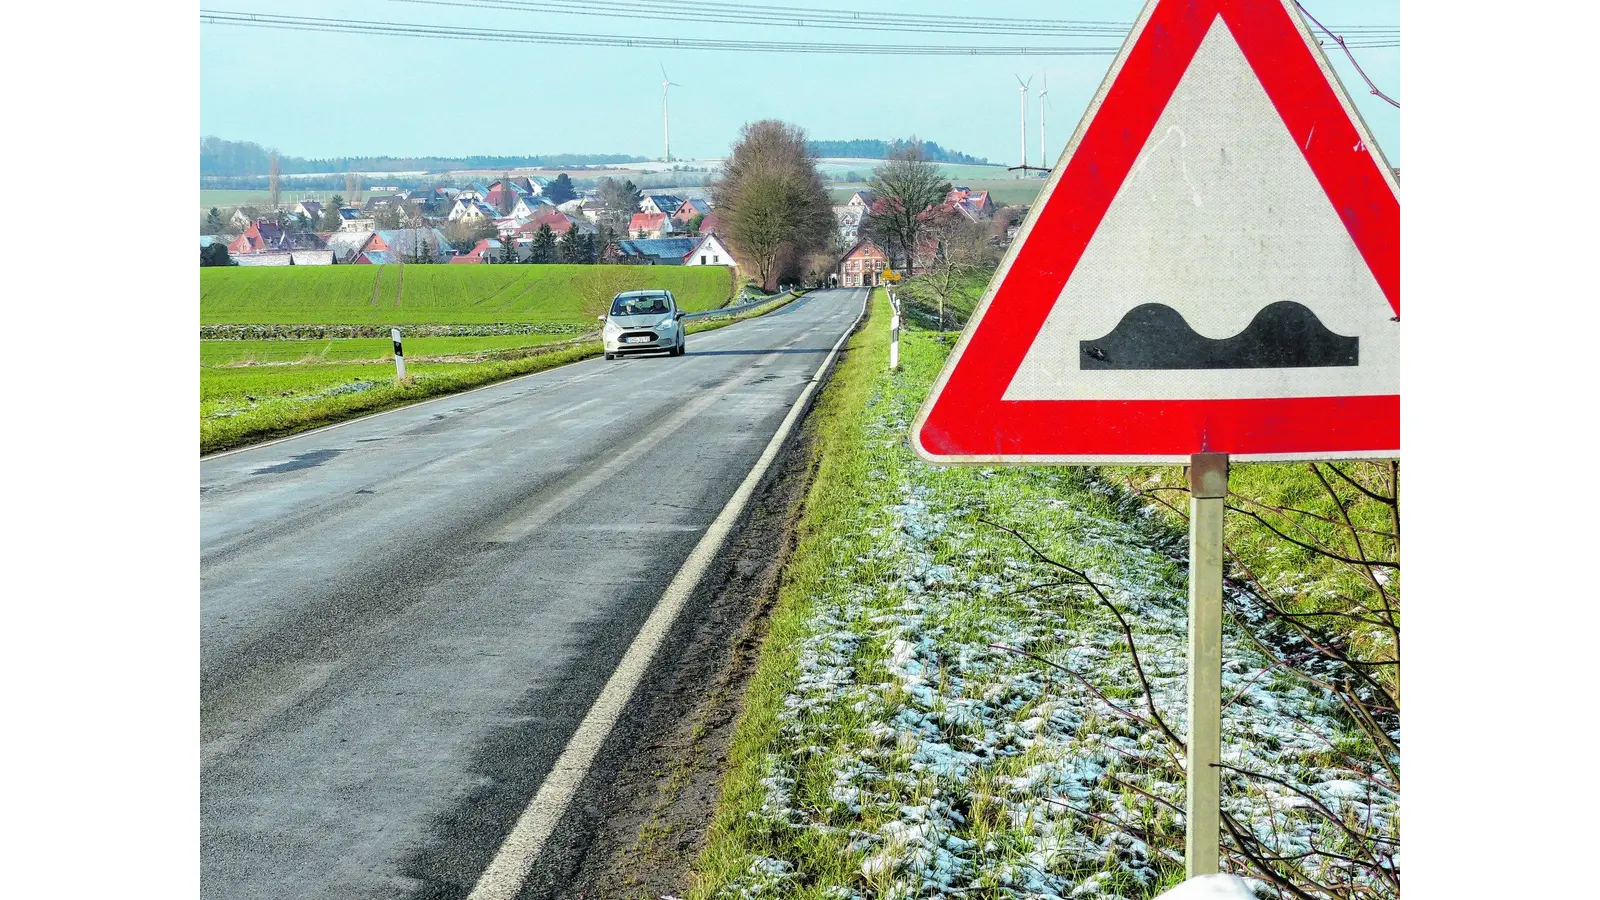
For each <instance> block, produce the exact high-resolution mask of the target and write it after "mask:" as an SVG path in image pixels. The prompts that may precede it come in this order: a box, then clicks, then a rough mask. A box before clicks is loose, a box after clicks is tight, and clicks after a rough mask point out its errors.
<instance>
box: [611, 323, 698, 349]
mask: <svg viewBox="0 0 1600 900" xmlns="http://www.w3.org/2000/svg"><path fill="white" fill-rule="evenodd" d="M681 333H682V332H681V331H680V329H677V328H674V329H672V331H671V332H665V333H663V332H644V333H632V332H623V333H622V334H620V335H618V336H616V337H614V338H606V339H605V346H606V352H607V353H660V352H662V351H664V350H671V349H673V348H674V347H676V346H678V341H679V339H680V338H679V335H680V334H681ZM642 335H648V336H649V337H650V338H651V339H650V340H648V341H639V342H632V343H630V342H629V341H628V338H629V337H634V336H642Z"/></svg>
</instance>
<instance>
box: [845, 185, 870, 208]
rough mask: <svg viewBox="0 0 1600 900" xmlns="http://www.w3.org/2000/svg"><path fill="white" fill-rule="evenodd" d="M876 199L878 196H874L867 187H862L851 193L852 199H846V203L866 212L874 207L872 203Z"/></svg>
mask: <svg viewBox="0 0 1600 900" xmlns="http://www.w3.org/2000/svg"><path fill="white" fill-rule="evenodd" d="M875 200H876V198H875V197H873V195H872V192H871V191H869V190H867V189H866V188H861V189H860V190H858V191H855V192H854V193H852V194H851V195H850V199H849V200H846V201H845V204H844V205H845V206H850V207H854V208H856V209H859V210H861V211H863V212H865V211H867V210H869V209H872V204H873V203H874V202H875Z"/></svg>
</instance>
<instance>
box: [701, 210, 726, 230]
mask: <svg viewBox="0 0 1600 900" xmlns="http://www.w3.org/2000/svg"><path fill="white" fill-rule="evenodd" d="M721 231H722V216H721V215H720V214H719V213H718V212H717V211H716V210H715V209H713V210H711V212H708V213H706V217H705V218H704V219H701V220H700V233H701V234H720V233H721Z"/></svg>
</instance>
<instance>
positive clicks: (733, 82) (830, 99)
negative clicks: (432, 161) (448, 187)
mask: <svg viewBox="0 0 1600 900" xmlns="http://www.w3.org/2000/svg"><path fill="white" fill-rule="evenodd" d="M761 2H763V3H765V4H767V5H775V0H761ZM203 5H204V6H205V7H206V8H208V9H215V10H228V11H237V12H261V13H274V14H279V15H303V16H315V17H319V18H334V17H343V18H348V19H359V20H369V21H388V22H426V23H434V24H447V25H474V26H488V27H497V28H506V29H515V30H525V31H549V32H569V33H594V34H617V35H659V36H673V37H691V38H727V39H748V40H787V41H804V42H825V41H839V42H854V43H889V42H900V43H913V44H931V43H939V42H948V41H968V40H970V41H972V42H988V43H994V44H1013V45H1015V44H1027V45H1041V44H1072V45H1099V44H1108V45H1111V46H1115V45H1117V44H1119V43H1120V40H1110V41H1104V40H1099V39H1094V38H1056V37H1050V38H1045V37H1021V36H1004V35H1001V36H992V37H984V38H972V39H968V38H964V37H960V36H955V35H939V34H905V33H894V32H851V31H844V30H839V29H831V28H828V29H824V28H809V27H808V28H793V27H788V28H784V27H770V26H751V25H726V24H713V23H710V22H706V21H703V20H701V21H686V22H684V23H681V24H680V23H677V22H664V21H650V20H642V19H640V20H629V19H627V18H624V17H614V18H598V17H592V16H575V15H558V14H553V13H527V12H513V11H498V10H480V9H469V8H462V7H459V6H457V7H452V6H436V5H418V4H415V3H407V2H395V0H270V2H269V0H205V2H204V4H203ZM803 5H804V6H807V7H814V8H828V9H841V8H851V9H872V10H880V11H893V12H903V13H910V12H913V11H922V12H927V13H944V14H952V15H993V16H1003V17H1031V18H1050V19H1076V20H1109V21H1120V22H1128V21H1131V20H1132V19H1133V18H1134V16H1135V15H1136V14H1137V12H1138V10H1139V9H1140V7H1141V6H1142V5H1143V4H1142V2H1140V0H1079V2H1045V0H987V2H983V3H972V2H952V0H914V2H893V0H860V2H857V3H850V2H848V0H803ZM1306 8H1307V9H1309V10H1310V11H1311V13H1312V14H1313V15H1315V16H1316V17H1317V18H1318V19H1320V20H1321V21H1322V22H1323V23H1325V24H1328V25H1398V24H1399V15H1400V8H1399V3H1398V0H1306ZM1355 52H1356V53H1357V58H1358V59H1359V60H1360V61H1361V64H1362V66H1363V67H1364V68H1365V69H1366V71H1367V73H1368V74H1369V75H1370V76H1371V77H1372V78H1373V80H1374V81H1375V82H1377V84H1378V86H1379V87H1380V88H1382V89H1383V90H1384V91H1385V92H1386V93H1388V94H1389V95H1390V96H1393V97H1395V98H1396V99H1397V100H1402V101H1403V100H1404V97H1403V96H1402V91H1401V85H1400V50H1399V49H1398V48H1394V49H1366V50H1357V51H1355ZM1332 58H1333V61H1334V66H1335V68H1336V70H1337V71H1338V72H1339V75H1340V77H1341V79H1343V80H1344V83H1345V85H1346V88H1347V89H1348V90H1349V92H1350V94H1351V96H1352V97H1353V98H1354V100H1355V103H1356V106H1357V107H1358V108H1359V109H1360V111H1361V114H1362V116H1363V117H1364V118H1365V119H1366V121H1367V123H1368V125H1369V126H1370V127H1371V129H1372V131H1373V133H1374V136H1375V137H1376V138H1377V140H1378V142H1379V144H1380V145H1381V146H1382V148H1383V151H1384V153H1385V154H1386V155H1387V156H1388V158H1389V160H1390V162H1391V163H1392V164H1394V165H1399V164H1400V117H1399V110H1397V109H1395V108H1394V107H1391V106H1390V105H1388V104H1387V103H1384V102H1383V101H1382V100H1380V99H1378V98H1376V97H1372V96H1370V95H1369V94H1368V93H1367V90H1366V86H1365V85H1364V84H1362V83H1361V81H1360V79H1359V77H1358V76H1357V75H1356V74H1355V72H1354V70H1353V69H1352V68H1351V67H1350V66H1349V65H1348V63H1346V62H1345V60H1344V58H1343V56H1342V55H1332ZM658 61H660V62H663V63H665V64H666V67H667V71H668V73H669V74H670V75H671V76H672V79H673V80H674V81H676V82H679V83H681V84H682V85H683V86H682V87H681V88H674V89H673V92H672V126H673V127H672V151H673V156H674V157H697V156H698V157H704V156H721V155H723V154H725V153H726V151H727V148H728V145H729V144H730V143H731V142H732V140H733V139H734V137H735V134H736V132H737V131H738V128H739V125H740V124H742V123H744V122H746V121H752V120H755V119H762V118H769V117H770V118H780V119H784V120H786V121H790V122H794V123H796V124H798V125H800V126H802V127H804V128H805V129H806V130H807V131H808V132H810V134H811V136H812V137H813V138H826V139H849V138H893V137H903V136H906V135H909V134H912V133H916V134H917V135H919V136H921V137H923V138H926V139H928V140H934V141H938V142H939V143H940V144H941V145H943V146H945V147H949V148H953V149H956V150H961V151H963V152H966V153H971V154H973V155H976V156H986V157H988V158H989V159H990V160H991V161H993V162H1004V163H1007V164H1015V162H1016V158H1017V155H1018V134H1017V89H1016V88H1017V85H1016V81H1015V80H1014V78H1013V73H1017V74H1021V75H1022V77H1024V78H1027V77H1029V76H1030V75H1031V76H1034V77H1035V79H1036V80H1035V82H1034V85H1035V88H1036V89H1037V86H1038V84H1039V81H1038V80H1037V78H1038V77H1039V76H1041V75H1044V76H1047V77H1048V80H1049V85H1050V100H1051V103H1052V107H1051V109H1050V111H1049V118H1048V122H1049V133H1048V141H1047V142H1048V145H1049V158H1050V161H1051V162H1052V163H1054V161H1055V157H1056V156H1057V155H1058V154H1059V153H1060V151H1061V147H1062V145H1063V144H1064V143H1065V142H1066V140H1067V138H1068V137H1069V136H1070V134H1071V131H1072V128H1073V126H1075V125H1076V124H1077V121H1078V118H1079V116H1080V115H1081V114H1082V112H1083V108H1084V105H1085V104H1086V103H1087V102H1088V99H1089V97H1090V96H1091V95H1092V94H1093V93H1094V90H1095V88H1096V87H1097V86H1098V85H1099V83H1100V79H1101V78H1102V76H1104V74H1105V71H1106V68H1107V67H1108V66H1109V65H1110V63H1111V57H1109V56H1092V57H1022V58H1008V57H904V56H861V55H850V54H828V55H813V54H791V53H784V54H760V53H749V52H727V51H707V50H679V51H672V52H668V51H657V50H629V49H624V48H612V47H564V46H548V45H536V44H512V43H481V42H470V41H460V40H448V39H438V38H431V39H423V38H413V37H379V36H367V35H347V34H326V33H317V32H301V31H281V30H275V29H258V28H241V27H236V26H223V25H202V26H201V28H200V129H201V134H214V135H217V136H219V137H224V138H229V139H233V140H252V141H257V142H259V143H262V144H266V145H269V146H276V147H278V148H279V149H280V150H281V151H282V152H284V153H287V154H292V155H296V156H313V157H326V156H345V155H352V156H354V155H390V156H409V155H440V156H447V155H448V156H458V155H464V154H474V153H482V154H540V153H563V152H572V153H628V154H635V155H639V156H646V157H652V158H654V157H658V156H659V155H660V154H661V105H660V104H661V90H660V81H661V75H660V70H659V69H658V68H657V62H658ZM1037 115H1038V103H1037V100H1036V99H1033V98H1032V95H1030V103H1029V111H1028V132H1029V133H1028V148H1029V149H1028V155H1029V157H1030V159H1029V162H1030V163H1033V164H1037V162H1038V145H1037V142H1038V119H1037Z"/></svg>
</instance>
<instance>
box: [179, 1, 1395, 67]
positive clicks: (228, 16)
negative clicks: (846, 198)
mask: <svg viewBox="0 0 1600 900" xmlns="http://www.w3.org/2000/svg"><path fill="white" fill-rule="evenodd" d="M200 21H201V23H202V24H207V25H235V26H243V27H252V28H275V29H286V30H291V31H320V32H333V33H339V34H373V35H387V36H392V37H422V38H445V39H449V40H467V41H493V42H502V43H521V44H556V45H569V46H585V47H632V48H642V49H665V50H728V51H745V52H761V53H846V54H854V55H865V56H1114V55H1116V53H1117V51H1118V49H1119V46H1120V43H1119V45H1117V46H1112V45H1107V46H1100V47H1094V46H1077V47H1074V46H984V45H971V46H959V47H958V46H951V45H948V44H935V45H916V44H840V43H833V42H829V43H802V42H794V41H752V40H729V39H710V38H674V37H648V36H628V35H611V34H571V33H562V32H550V31H519V30H514V29H503V28H478V27H468V26H455V25H432V24H412V23H404V22H372V21H364V20H359V19H322V18H314V17H310V16H283V15H276V14H271V13H238V12H231V11H226V10H205V9H202V10H201V11H200ZM1346 46H1348V47H1396V46H1399V41H1398V39H1393V40H1391V39H1374V40H1373V41H1371V42H1358V41H1352V42H1347V43H1346Z"/></svg>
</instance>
